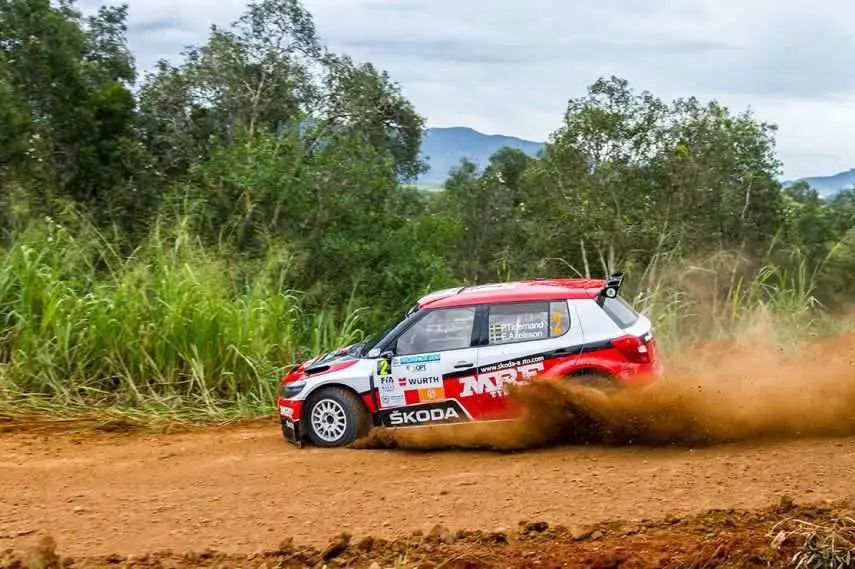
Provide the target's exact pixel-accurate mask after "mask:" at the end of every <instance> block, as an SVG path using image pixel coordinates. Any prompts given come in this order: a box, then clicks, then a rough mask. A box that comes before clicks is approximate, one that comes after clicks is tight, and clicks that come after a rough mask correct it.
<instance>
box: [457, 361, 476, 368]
mask: <svg viewBox="0 0 855 569" xmlns="http://www.w3.org/2000/svg"><path fill="white" fill-rule="evenodd" d="M473 365H475V364H473V363H472V362H457V363H456V364H454V369H460V368H464V367H472V366H473Z"/></svg>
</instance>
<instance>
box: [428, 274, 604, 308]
mask: <svg viewBox="0 0 855 569" xmlns="http://www.w3.org/2000/svg"><path fill="white" fill-rule="evenodd" d="M605 286H606V280H605V279H533V280H526V281H513V282H507V283H489V284H483V285H477V286H470V287H457V288H447V289H443V290H438V291H435V292H432V293H430V294H427V295H425V296H423V297H422V298H420V299H419V302H418V305H419V309H425V308H449V307H452V306H469V305H473V304H488V303H495V302H524V301H529V300H563V299H588V298H595V297H596V296H597V295H598V294H600V292H602V290H603V288H604V287H605Z"/></svg>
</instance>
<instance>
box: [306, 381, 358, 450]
mask: <svg viewBox="0 0 855 569" xmlns="http://www.w3.org/2000/svg"><path fill="white" fill-rule="evenodd" d="M305 420H306V427H307V429H306V431H307V433H306V434H307V435H308V437H309V440H311V441H312V443H313V444H314V445H316V446H319V447H326V448H330V447H339V446H345V445H348V444H350V443H352V442H353V441H354V440H356V439H357V438H359V437H361V436H364V435H365V434H366V433H367V431H368V428H369V426H370V424H369V417H368V411H367V410H366V409H365V405H363V404H362V401H361V400H360V399H359V397H357V396H356V395H355V394H354V393H353V392H351V391H348V390H347V389H344V388H341V387H326V388H323V389H321V390H319V391H318V392H317V393H315V394H312V396H311V397H310V398H309V404H308V406H307V409H306V419H305Z"/></svg>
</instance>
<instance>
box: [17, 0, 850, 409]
mask: <svg viewBox="0 0 855 569" xmlns="http://www.w3.org/2000/svg"><path fill="white" fill-rule="evenodd" d="M126 17H127V7H126V6H118V7H105V8H102V9H101V10H99V11H98V12H97V13H96V14H95V15H92V16H89V17H84V16H83V15H82V14H81V13H80V12H79V11H78V10H77V9H76V8H75V6H74V3H73V1H72V0H60V1H59V2H58V3H56V2H51V0H0V100H2V101H3V104H2V105H0V205H2V218H1V219H0V223H2V228H3V236H4V241H3V243H4V244H3V250H2V252H0V319H2V323H3V329H2V330H0V394H2V393H3V392H5V394H6V396H7V397H6V400H10V397H12V396H17V395H19V394H33V393H36V394H44V395H49V396H54V397H56V398H57V400H61V401H62V402H80V401H91V400H93V398H98V397H103V398H105V399H108V400H115V398H116V396H117V395H118V401H119V402H120V403H124V404H133V405H136V406H144V405H148V404H152V405H165V406H166V407H170V408H173V407H178V406H181V405H183V404H185V403H186V401H187V400H188V399H193V400H194V401H202V402H204V403H205V405H206V406H207V407H206V408H209V409H213V408H219V407H217V405H218V404H219V403H218V402H222V401H227V402H231V403H234V402H235V401H249V402H250V403H252V404H253V405H254V404H259V405H262V406H263V405H265V404H267V402H268V401H269V399H268V397H269V395H270V389H271V386H272V383H271V382H272V380H275V377H276V373H277V372H276V367H277V366H278V365H283V364H287V363H290V362H291V361H293V360H294V358H296V357H298V355H299V354H298V352H299V351H300V350H310V351H312V350H318V349H322V348H325V347H329V346H330V345H333V344H335V343H339V342H344V341H348V340H350V339H352V338H354V337H356V336H358V335H359V333H360V329H359V327H358V326H357V324H359V323H360V322H361V323H362V324H364V325H365V326H368V327H372V328H373V327H375V326H377V325H380V324H383V323H385V321H387V320H388V319H390V318H393V317H394V315H396V314H398V313H399V312H400V311H401V310H404V309H406V308H407V307H408V306H409V305H410V304H411V303H412V302H413V301H414V300H415V299H416V298H417V297H418V296H419V295H421V294H422V293H424V292H426V291H428V290H430V289H434V288H438V287H444V286H449V285H454V284H471V283H479V282H485V281H493V280H497V279H510V278H518V277H532V276H556V275H576V274H592V275H602V274H604V273H605V272H610V271H613V270H624V271H628V272H629V273H630V274H631V275H633V277H634V279H630V282H632V283H634V284H633V285H632V286H633V291H634V293H635V294H637V297H636V299H637V301H638V302H641V303H643V302H647V305H646V306H648V307H649V308H651V309H652V310H662V311H663V312H661V314H660V316H659V317H658V318H659V319H660V320H659V321H661V322H665V316H663V314H665V313H666V311H664V308H663V306H665V305H666V304H667V303H668V302H670V300H669V299H673V298H676V297H675V296H674V294H676V292H674V291H671V293H669V294H670V296H669V295H664V296H663V295H660V294H659V292H661V291H660V289H659V288H657V287H658V286H659V284H661V283H663V282H666V283H670V282H677V280H679V279H678V278H677V276H676V275H677V273H675V272H674V271H673V269H674V268H678V269H680V268H683V269H681V270H679V271H678V273H680V274H682V273H685V272H686V270H685V267H687V266H688V263H689V261H690V260H692V261H695V262H699V260H703V259H711V258H712V259H717V261H716V263H718V265H717V268H718V269H722V268H723V269H725V271H724V272H725V273H726V274H729V276H728V277H727V278H720V277H719V276H716V277H715V278H711V277H702V278H703V279H705V282H706V283H707V284H708V283H714V285H715V286H714V287H713V288H714V289H715V290H713V291H712V292H711V295H712V298H713V299H721V300H722V301H723V302H724V303H725V304H728V303H729V306H730V310H734V306H737V307H738V306H742V304H740V303H743V302H755V303H766V304H770V303H774V302H775V301H776V298H778V297H774V295H773V294H772V293H771V292H770V291H773V290H780V289H785V290H788V291H791V293H792V294H791V295H790V298H795V299H796V300H797V301H798V303H797V304H799V303H800V304H799V306H808V305H811V304H812V303H813V301H814V299H815V298H819V299H820V300H821V301H823V302H824V303H825V304H826V305H829V306H830V305H832V304H833V303H839V302H845V301H846V300H847V299H848V298H849V297H850V296H851V294H852V292H853V286H855V282H853V277H851V276H850V275H851V274H853V272H852V269H853V268H855V232H853V227H855V192H853V191H847V192H843V193H841V194H840V195H838V196H836V197H834V198H833V199H831V200H823V199H821V198H820V197H819V196H818V195H817V193H816V192H814V191H812V190H811V189H810V188H808V187H806V186H805V185H803V184H797V185H795V186H792V187H789V188H786V189H784V188H782V186H781V184H780V183H779V182H778V181H777V180H778V178H779V174H780V171H779V170H780V164H779V162H778V159H777V157H776V154H775V139H774V135H775V128H774V126H773V125H770V124H767V123H764V122H762V121H759V120H757V119H756V118H755V117H753V116H752V115H751V114H750V113H741V114H733V113H732V112H730V111H729V110H728V109H726V108H724V107H723V106H722V105H720V104H718V103H717V102H714V101H713V102H702V101H698V100H696V99H694V98H690V99H683V100H677V101H672V102H667V101H663V100H661V99H660V98H657V97H656V96H655V95H653V94H651V93H648V92H637V91H635V90H634V89H633V88H632V87H631V86H630V85H629V84H628V83H627V82H626V81H624V80H622V79H620V78H616V77H610V78H601V79H598V80H596V81H595V82H593V83H592V84H591V85H590V87H589V88H588V91H587V93H585V94H584V95H583V96H580V97H575V98H572V99H570V100H569V102H568V104H567V109H566V112H565V114H564V116H563V117H557V118H559V119H560V122H558V124H557V129H556V130H555V132H554V133H553V134H552V136H551V137H550V140H549V142H548V144H547V145H546V148H545V150H544V151H543V153H542V155H540V156H538V157H536V158H533V157H529V156H527V155H525V154H523V153H521V152H519V151H515V150H512V149H504V150H502V151H500V152H498V153H497V154H496V155H494V156H493V157H492V159H491V161H490V163H489V164H488V165H486V166H485V168H483V169H479V168H478V167H476V166H475V165H474V164H472V163H469V162H466V161H464V162H462V163H461V164H460V166H459V167H457V168H455V169H454V170H453V171H452V172H450V173H449V177H448V181H447V183H446V189H445V191H442V192H420V191H418V190H417V189H416V188H415V187H414V186H412V185H411V182H412V181H413V180H414V179H415V178H416V177H417V176H418V174H419V173H421V172H423V171H424V168H425V165H424V163H423V162H422V160H421V157H420V145H421V139H422V133H423V129H424V125H425V119H424V118H423V117H422V116H420V115H419V114H418V112H417V110H416V109H414V108H413V106H412V105H411V104H410V102H409V101H407V100H406V98H405V97H404V96H403V95H402V94H401V92H400V90H399V88H398V86H397V85H396V84H395V83H394V82H393V81H392V79H391V78H390V77H389V76H388V75H387V74H386V73H384V72H383V71H381V70H378V69H377V68H375V67H374V66H373V65H371V64H370V63H359V62H355V61H353V60H352V59H351V58H349V57H348V56H347V55H345V54H337V53H332V52H330V50H329V49H327V47H326V46H324V45H323V44H322V43H321V42H320V41H319V39H318V35H317V32H316V30H315V27H314V24H313V21H312V17H311V15H310V14H309V13H308V12H307V11H306V10H305V9H304V8H303V7H302V6H301V5H300V3H299V1H298V0H254V1H253V2H252V3H250V4H249V5H248V6H247V8H246V11H245V12H244V14H243V15H242V17H241V18H240V19H239V20H238V21H236V22H235V23H234V24H233V25H231V26H229V27H228V28H218V27H214V28H212V29H211V30H210V34H209V37H208V41H207V43H205V44H204V45H202V46H200V47H195V48H192V49H189V50H188V51H187V52H186V53H184V54H182V56H181V60H180V61H178V62H173V63H170V62H166V61H163V62H160V63H159V65H158V66H157V69H156V70H155V71H154V72H152V73H148V74H145V75H144V76H142V77H138V74H137V71H136V69H135V64H134V60H133V57H132V55H131V53H130V51H129V49H128V47H127V43H126V39H125V34H126V25H125V21H126ZM722 255H725V257H722ZM722 258H725V259H726V261H725V262H724V263H723V264H722V261H721V259H722ZM717 274H721V271H719V272H718V273H717ZM742 277H745V278H747V279H748V282H750V283H753V284H754V285H755V286H753V288H752V287H743V286H742V285H741V284H740V283H741V282H742V281H740V280H739V278H742ZM745 290H750V291H751V292H750V294H748V293H745V292H744V291H745ZM735 291H739V292H738V294H737V292H735ZM737 296H738V297H739V298H736V297H737ZM735 298H736V300H734V299H735ZM663 303H665V304H663ZM782 306H783V305H782ZM787 307H788V309H789V308H792V303H791V304H787ZM686 313H687V312H686ZM675 326H676V324H675ZM673 329H674V330H677V329H678V328H673Z"/></svg>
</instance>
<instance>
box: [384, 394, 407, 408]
mask: <svg viewBox="0 0 855 569" xmlns="http://www.w3.org/2000/svg"><path fill="white" fill-rule="evenodd" d="M380 404H381V405H383V407H403V406H404V405H406V401H405V400H404V394H403V393H389V392H380Z"/></svg>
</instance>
